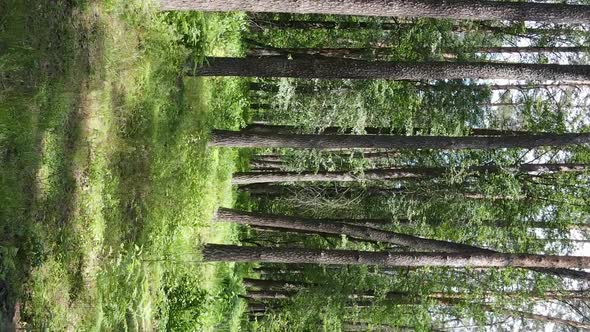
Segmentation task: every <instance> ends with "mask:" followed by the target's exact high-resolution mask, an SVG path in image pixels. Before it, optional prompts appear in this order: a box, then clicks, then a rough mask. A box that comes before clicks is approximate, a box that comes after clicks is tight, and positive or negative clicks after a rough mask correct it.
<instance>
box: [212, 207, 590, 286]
mask: <svg viewBox="0 0 590 332" xmlns="http://www.w3.org/2000/svg"><path fill="white" fill-rule="evenodd" d="M217 218H218V220H221V221H230V222H233V223H237V224H241V225H254V226H266V227H276V228H282V229H285V230H296V231H305V232H308V233H309V232H317V233H323V234H335V235H340V234H344V235H347V236H350V237H352V238H355V239H358V240H363V241H371V242H383V243H391V244H395V245H400V246H404V247H409V248H413V249H418V250H429V251H435V252H452V253H481V254H498V252H497V251H494V250H490V249H484V248H479V247H476V246H471V245H467V244H462V243H455V242H449V241H441V240H433V239H425V238H421V237H417V236H413V235H408V234H402V233H395V232H390V231H385V230H381V229H376V228H371V227H364V226H358V225H353V224H347V223H343V222H338V221H331V220H330V221H326V220H310V219H303V218H298V217H285V216H273V215H263V214H258V213H251V212H243V211H237V210H231V209H224V208H220V209H219V210H218V212H217ZM533 270H534V271H536V272H541V273H549V274H553V275H558V276H562V277H569V278H581V279H585V280H590V273H587V272H584V271H576V270H567V269H533Z"/></svg>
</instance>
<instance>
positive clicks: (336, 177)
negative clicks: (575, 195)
mask: <svg viewBox="0 0 590 332" xmlns="http://www.w3.org/2000/svg"><path fill="white" fill-rule="evenodd" d="M589 169H590V165H587V164H572V163H569V164H566V163H564V164H521V165H520V166H515V167H500V166H496V165H487V166H473V167H470V168H468V169H467V171H468V172H470V173H473V175H479V174H486V173H500V172H503V171H505V172H509V173H514V174H539V173H571V172H584V171H588V170H589ZM451 171H453V170H452V169H449V168H445V167H392V168H380V169H368V170H364V171H363V172H362V174H354V173H352V172H349V171H325V172H317V173H316V172H285V171H277V172H265V173H255V172H237V173H235V174H234V176H233V178H232V183H233V184H237V185H244V184H253V183H277V182H311V181H313V182H316V181H332V182H353V181H383V180H394V179H429V178H435V177H441V176H444V175H445V174H449V173H450V172H451Z"/></svg>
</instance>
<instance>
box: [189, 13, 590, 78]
mask: <svg viewBox="0 0 590 332" xmlns="http://www.w3.org/2000/svg"><path fill="white" fill-rule="evenodd" d="M589 7H590V6H589ZM206 63H207V65H205V66H203V67H201V68H197V69H196V70H195V69H194V65H193V64H192V63H189V64H188V65H187V71H186V73H187V75H197V76H245V77H294V78H321V79H392V80H446V79H476V78H479V79H514V80H531V81H545V80H555V81H590V66H588V65H555V64H528V63H527V64H525V63H486V62H469V63H461V62H425V63H409V62H408V63H405V62H387V61H364V60H355V59H341V58H330V57H296V58H294V59H288V58H286V57H259V58H254V57H250V58H221V57H219V58H207V60H206Z"/></svg>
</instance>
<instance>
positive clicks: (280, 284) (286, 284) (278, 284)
mask: <svg viewBox="0 0 590 332" xmlns="http://www.w3.org/2000/svg"><path fill="white" fill-rule="evenodd" d="M242 283H243V284H244V286H246V287H251V288H258V289H264V290H266V289H300V288H302V287H303V286H308V285H304V284H303V283H301V282H292V281H285V280H264V279H251V278H244V279H243V280H242Z"/></svg>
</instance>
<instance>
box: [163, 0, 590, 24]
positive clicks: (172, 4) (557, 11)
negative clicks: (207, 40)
mask: <svg viewBox="0 0 590 332" xmlns="http://www.w3.org/2000/svg"><path fill="white" fill-rule="evenodd" d="M161 9H162V10H202V11H247V12H267V13H297V14H335V15H362V16H393V17H430V18H441V19H457V20H483V21H486V20H499V21H538V22H548V23H549V22H551V23H568V24H573V23H582V24H584V23H588V22H590V7H589V6H585V5H566V4H557V3H533V2H497V1H489V0H471V1H464V0H449V1H438V0H344V1H343V0H323V1H315V0H273V1H270V2H269V1H267V0H161Z"/></svg>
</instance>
